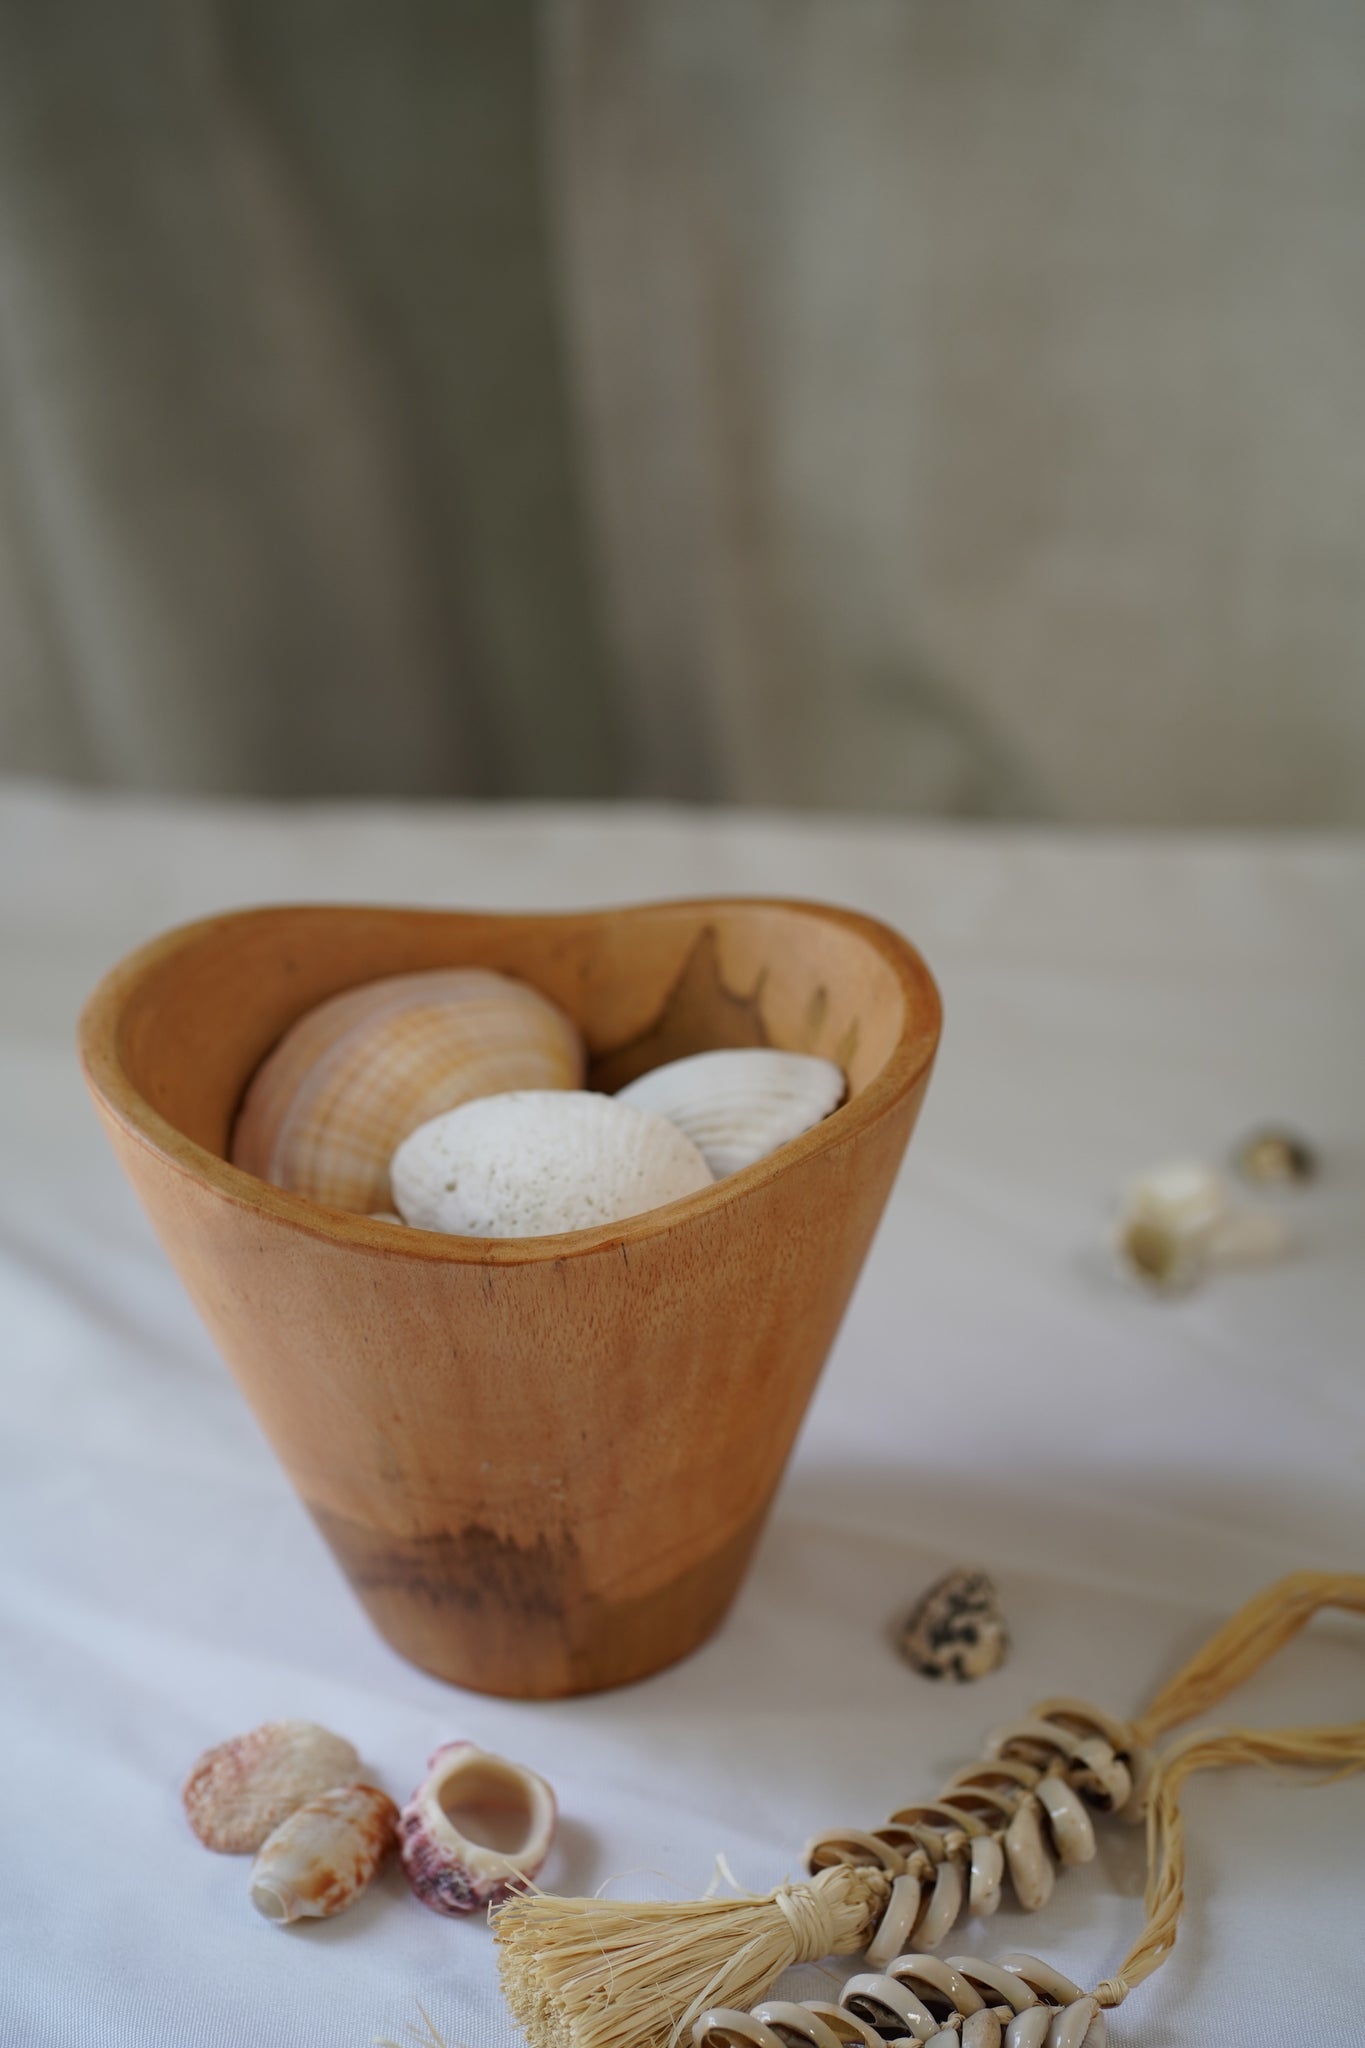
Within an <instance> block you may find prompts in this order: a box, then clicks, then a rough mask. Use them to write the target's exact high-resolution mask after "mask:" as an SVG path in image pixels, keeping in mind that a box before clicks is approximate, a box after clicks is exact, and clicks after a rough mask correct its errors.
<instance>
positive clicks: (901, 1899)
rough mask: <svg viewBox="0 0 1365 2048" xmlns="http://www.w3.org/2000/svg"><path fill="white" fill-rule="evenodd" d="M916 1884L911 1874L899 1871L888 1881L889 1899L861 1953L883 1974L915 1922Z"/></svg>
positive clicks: (916, 1917) (913, 1875) (897, 1953)
mask: <svg viewBox="0 0 1365 2048" xmlns="http://www.w3.org/2000/svg"><path fill="white" fill-rule="evenodd" d="M920 1897H921V1890H920V1881H919V1877H918V1876H917V1874H916V1873H915V1872H914V1871H909V1870H907V1871H903V1872H902V1873H901V1875H900V1876H899V1877H897V1878H893V1879H892V1881H891V1896H890V1898H889V1899H888V1900H887V1902H886V1904H885V1906H884V1907H883V1908H882V1916H881V1918H880V1920H879V1921H878V1922H877V1930H876V1933H875V1934H874V1935H873V1937H872V1939H871V1941H870V1942H869V1943H868V1944H867V1947H866V1949H865V1950H864V1951H863V1953H864V1954H865V1955H866V1957H867V1960H868V1961H869V1963H871V1964H872V1965H873V1967H874V1968H875V1969H878V1970H884V1969H885V1968H886V1966H887V1964H888V1963H889V1962H890V1961H891V1958H892V1957H893V1956H898V1955H900V1954H902V1953H903V1951H904V1950H905V1948H906V1945H907V1944H908V1942H909V1940H910V1936H911V1935H912V1933H913V1932H914V1928H915V1922H916V1921H917V1920H918V1918H919V1909H920Z"/></svg>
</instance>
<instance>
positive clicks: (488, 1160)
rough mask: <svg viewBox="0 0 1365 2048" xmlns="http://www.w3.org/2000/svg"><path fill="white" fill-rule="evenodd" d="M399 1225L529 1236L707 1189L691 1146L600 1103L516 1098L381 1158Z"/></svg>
mask: <svg viewBox="0 0 1365 2048" xmlns="http://www.w3.org/2000/svg"><path fill="white" fill-rule="evenodd" d="M391 1177H392V1181H393V1194H394V1200H395V1201H396V1202H397V1204H398V1209H399V1213H400V1214H401V1215H402V1217H403V1220H404V1221H405V1222H406V1223H411V1224H413V1225H415V1226H416V1228H418V1229H419V1230H443V1231H447V1232H453V1233H454V1234H456V1235H458V1236H462V1237H540V1236H546V1235H549V1234H551V1233H553V1232H556V1231H561V1230H587V1229H590V1228H591V1227H592V1226H593V1225H594V1224H599V1223H615V1222H618V1221H619V1220H620V1219H621V1217H623V1216H637V1215H639V1214H640V1213H641V1212H642V1211H643V1210H645V1209H657V1208H658V1207H659V1206H660V1204H661V1203H664V1202H675V1201H677V1200H678V1199H679V1198H680V1197H681V1196H683V1195H691V1194H695V1193H696V1192H697V1190H698V1189H699V1188H704V1187H709V1186H710V1185H711V1169H710V1168H709V1167H708V1166H707V1164H706V1161H705V1160H704V1159H703V1157H702V1155H701V1153H700V1152H699V1151H698V1150H697V1148H696V1146H695V1145H694V1144H693V1143H692V1140H691V1139H690V1138H688V1137H685V1136H684V1135H683V1133H682V1132H681V1131H680V1130H679V1129H678V1128H677V1126H676V1125H675V1124H671V1123H670V1122H669V1121H668V1120H667V1118H666V1117H661V1116H654V1115H652V1114H651V1113H650V1112H649V1111H648V1110H644V1109H637V1108H634V1107H632V1106H631V1105H630V1104H627V1103H623V1102H622V1101H620V1099H619V1098H616V1097H613V1096H610V1095H592V1094H588V1093H586V1092H583V1093H579V1092H568V1091H565V1092H563V1093H560V1092H553V1093H546V1092H544V1091H542V1090H536V1089H529V1090H519V1091H517V1092H516V1093H513V1094H508V1095H490V1096H488V1097H486V1098H485V1099H484V1100H483V1101H481V1102H466V1103H464V1104H463V1105H462V1106H461V1107H460V1108H459V1109H452V1110H450V1111H448V1112H447V1113H446V1115H444V1116H438V1117H434V1118H433V1119H432V1120H431V1122H430V1123H426V1124H423V1125H422V1127H421V1129H420V1130H416V1131H414V1132H413V1133H412V1134H411V1136H410V1137H408V1138H405V1139H404V1141H403V1143H402V1144H401V1145H400V1146H399V1147H398V1150H397V1151H396V1152H395V1153H394V1156H393V1165H392V1171H391Z"/></svg>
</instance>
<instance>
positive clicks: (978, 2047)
mask: <svg viewBox="0 0 1365 2048" xmlns="http://www.w3.org/2000/svg"><path fill="white" fill-rule="evenodd" d="M962 2048H1000V2022H999V2020H998V2019H997V2018H996V2016H995V2014H994V2013H993V2012H992V2011H991V2009H990V2007H989V2006H988V2005H983V2006H982V2008H981V2010H980V2012H974V2013H969V2014H968V2016H967V2018H966V2019H965V2020H964V2021H963V2022H962Z"/></svg>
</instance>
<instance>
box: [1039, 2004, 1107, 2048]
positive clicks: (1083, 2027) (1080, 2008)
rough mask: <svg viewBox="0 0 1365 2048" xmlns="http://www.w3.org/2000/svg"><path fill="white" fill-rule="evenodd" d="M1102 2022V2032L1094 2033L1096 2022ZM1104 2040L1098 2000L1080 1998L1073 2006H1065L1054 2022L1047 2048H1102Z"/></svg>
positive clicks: (1101, 2024)
mask: <svg viewBox="0 0 1365 2048" xmlns="http://www.w3.org/2000/svg"><path fill="white" fill-rule="evenodd" d="M1097 2019H1099V2020H1100V2032H1099V2033H1098V2034H1096V2033H1095V2032H1094V2025H1095V2021H1096V2020H1097ZM1103 2040H1104V2021H1103V2019H1102V2018H1101V2017H1100V2006H1099V2000H1098V1999H1097V1998H1090V1997H1085V1998H1078V1999H1076V2000H1075V2001H1074V2002H1073V2003H1072V2004H1071V2005H1067V2006H1063V2008H1062V2010H1061V2011H1060V2012H1059V2013H1058V2014H1057V2017H1056V2018H1055V2019H1054V2020H1053V2022H1052V2026H1051V2029H1050V2030H1049V2033H1048V2037H1047V2048H1087V2044H1089V2048H1100V2044H1101V2043H1102V2042H1103Z"/></svg>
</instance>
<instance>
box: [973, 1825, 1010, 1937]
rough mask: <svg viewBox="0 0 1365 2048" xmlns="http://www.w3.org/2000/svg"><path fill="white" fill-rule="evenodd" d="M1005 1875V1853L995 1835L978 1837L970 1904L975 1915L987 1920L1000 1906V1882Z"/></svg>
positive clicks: (976, 1839) (974, 1855) (975, 1842)
mask: <svg viewBox="0 0 1365 2048" xmlns="http://www.w3.org/2000/svg"><path fill="white" fill-rule="evenodd" d="M1004 1875H1005V1852H1004V1850H1003V1849H1002V1848H1001V1846H1000V1843H999V1842H998V1840H997V1839H996V1837H995V1836H994V1835H977V1836H975V1837H974V1838H973V1841H972V1874H971V1881H970V1886H969V1892H968V1897H969V1902H970V1905H971V1909H972V1911H973V1913H977V1914H979V1915H980V1916H981V1918H982V1919H983V1920H984V1919H987V1918H989V1916H990V1915H991V1914H992V1913H994V1912H995V1911H996V1910H997V1908H998V1907H999V1904H1000V1881H1001V1879H1002V1878H1003V1877H1004Z"/></svg>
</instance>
